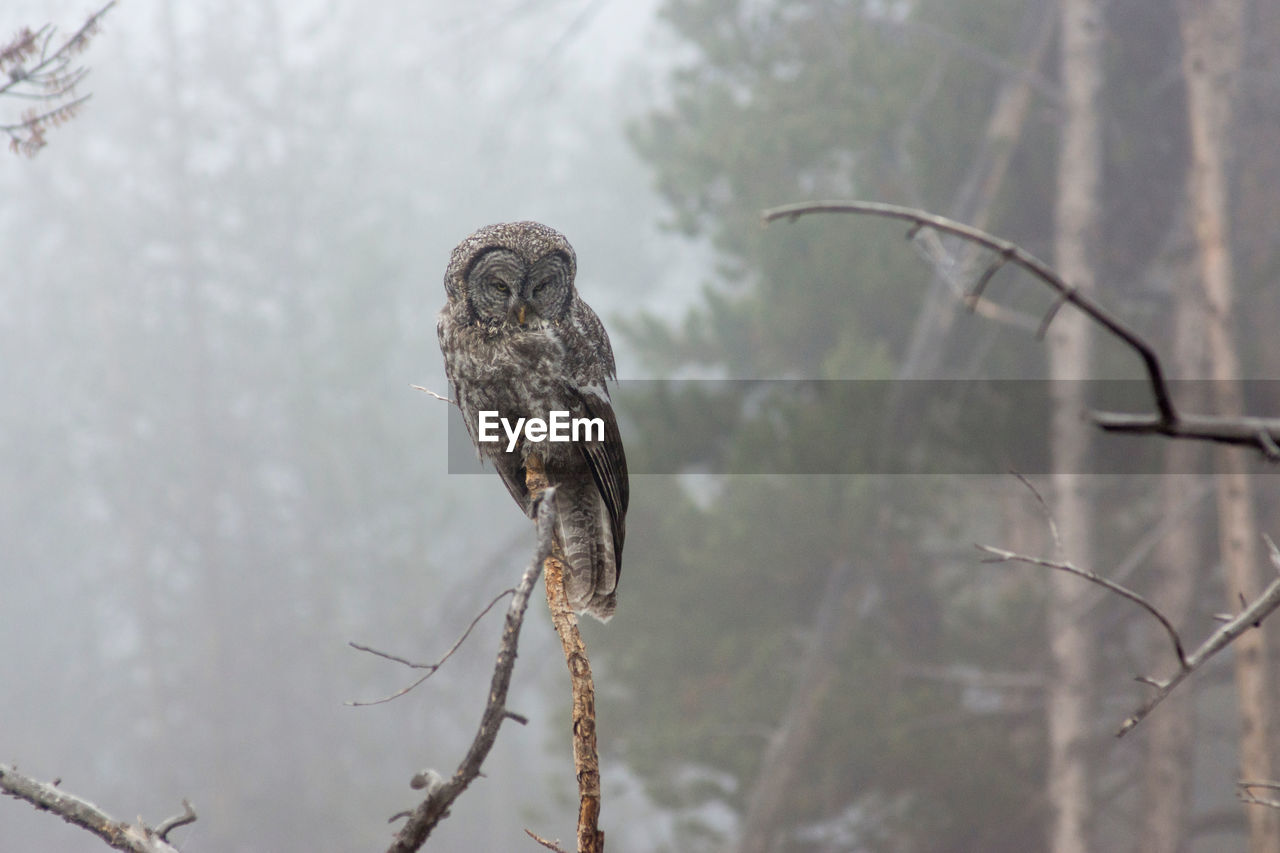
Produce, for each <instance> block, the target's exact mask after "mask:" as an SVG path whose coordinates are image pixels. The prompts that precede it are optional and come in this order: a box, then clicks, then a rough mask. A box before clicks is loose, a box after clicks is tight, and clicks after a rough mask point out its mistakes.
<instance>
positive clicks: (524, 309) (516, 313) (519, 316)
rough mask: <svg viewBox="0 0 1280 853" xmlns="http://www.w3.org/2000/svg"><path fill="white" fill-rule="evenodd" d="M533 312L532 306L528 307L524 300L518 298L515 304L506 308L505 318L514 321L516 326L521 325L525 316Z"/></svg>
mask: <svg viewBox="0 0 1280 853" xmlns="http://www.w3.org/2000/svg"><path fill="white" fill-rule="evenodd" d="M533 313H534V311H533V309H532V308H530V307H529V303H527V302H525V301H524V300H523V299H520V300H518V301H517V302H516V304H515V305H513V306H511V308H510V309H508V311H507V320H508V321H510V322H512V323H515V324H516V325H517V326H523V325H524V323H525V318H526V317H527V316H529V315H532V314H533ZM530 319H532V317H530Z"/></svg>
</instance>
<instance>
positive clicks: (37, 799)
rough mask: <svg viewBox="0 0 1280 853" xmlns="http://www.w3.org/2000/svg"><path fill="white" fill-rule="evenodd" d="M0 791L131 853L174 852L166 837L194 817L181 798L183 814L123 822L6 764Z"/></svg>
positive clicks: (0, 767)
mask: <svg viewBox="0 0 1280 853" xmlns="http://www.w3.org/2000/svg"><path fill="white" fill-rule="evenodd" d="M0 792H4V793H5V794H8V795H9V796H11V797H14V798H16V799H19V800H26V801H27V802H28V803H31V805H33V806H35V807H36V808H37V809H40V810H42V811H51V812H53V813H54V814H56V815H58V816H59V817H61V818H62V819H63V820H65V821H66V822H67V823H69V824H72V825H74V826H78V827H80V828H81V829H85V830H88V831H89V832H92V833H93V834H94V835H96V836H98V837H99V838H101V839H102V840H103V841H105V842H106V843H107V845H108V846H110V847H112V848H114V849H116V850H127V851H132V853H177V848H175V847H173V846H171V845H170V844H169V842H168V840H167V838H166V836H167V835H168V833H169V831H170V830H172V829H174V828H175V827H177V826H182V825H184V824H188V823H191V822H192V821H194V820H195V819H196V814H195V812H194V811H193V810H192V809H191V804H190V803H188V802H187V801H186V800H183V801H182V805H183V809H184V810H185V811H184V813H183V815H182V816H181V817H179V818H170V819H169V820H166V821H164V822H163V823H162V824H160V826H159V827H157V828H155V829H152V828H151V827H149V826H146V825H145V824H143V823H142V821H141V820H139V821H138V822H137V823H134V824H129V823H125V822H124V821H119V820H116V819H115V818H113V817H112V816H111V815H109V814H107V813H106V812H104V811H103V810H102V809H100V808H98V807H97V806H95V805H94V804H93V803H91V802H89V801H88V800H83V799H81V798H80V797H77V796H75V795H74V794H68V793H67V792H66V791H64V790H62V789H61V788H58V787H56V786H55V785H51V784H49V783H47V782H40V781H37V780H36V779H33V778H31V777H30V776H27V775H26V774H24V773H20V772H19V771H18V769H17V768H16V767H12V766H10V765H7V764H0ZM178 821H180V822H178ZM161 830H163V831H161Z"/></svg>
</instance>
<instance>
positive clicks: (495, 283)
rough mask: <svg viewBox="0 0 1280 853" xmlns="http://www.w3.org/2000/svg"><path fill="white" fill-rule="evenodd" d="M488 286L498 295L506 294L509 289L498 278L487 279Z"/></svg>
mask: <svg viewBox="0 0 1280 853" xmlns="http://www.w3.org/2000/svg"><path fill="white" fill-rule="evenodd" d="M489 286H490V287H492V288H493V289H494V290H496V291H498V292H499V293H506V292H507V291H508V290H510V289H511V288H509V287H507V283H506V282H505V281H503V280H502V279H500V278H492V279H489Z"/></svg>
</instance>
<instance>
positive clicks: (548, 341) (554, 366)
mask: <svg viewBox="0 0 1280 853" xmlns="http://www.w3.org/2000/svg"><path fill="white" fill-rule="evenodd" d="M463 335H464V336H467V337H471V338H472V341H471V342H470V343H471V346H468V347H466V350H467V351H468V352H470V353H472V356H473V357H472V358H471V359H469V361H470V362H471V363H470V364H469V365H468V366H469V367H470V371H469V372H471V373H472V376H471V378H473V379H475V380H477V381H486V382H501V381H503V380H509V381H514V380H519V381H521V382H528V381H530V380H536V379H537V378H540V377H547V378H549V377H554V376H560V375H562V368H563V363H564V343H563V342H562V341H561V339H560V330H559V329H558V328H557V327H556V325H555V324H553V323H546V324H545V325H542V326H540V327H538V328H530V329H521V328H519V327H518V326H511V325H507V324H503V325H500V326H487V325H485V324H482V323H477V324H475V325H473V326H469V327H467V328H466V329H465V330H464V331H463Z"/></svg>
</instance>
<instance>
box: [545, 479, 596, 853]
mask: <svg viewBox="0 0 1280 853" xmlns="http://www.w3.org/2000/svg"><path fill="white" fill-rule="evenodd" d="M525 471H526V476H525V483H526V485H527V486H528V489H529V496H530V497H531V498H532V499H534V500H538V499H539V497H540V496H541V499H542V500H543V502H547V501H548V493H547V490H548V489H549V488H550V487H549V486H548V483H547V475H546V471H545V470H544V469H543V465H542V459H541V458H540V457H538V456H537V455H536V454H534V455H531V456H530V457H529V459H528V460H527V461H526V463H525ZM562 547H563V545H562V543H561V542H559V541H558V540H557V541H556V543H555V548H554V549H553V551H552V553H551V554H550V555H548V557H547V559H546V580H545V584H546V590H547V607H548V608H549V609H550V610H551V623H552V624H553V625H554V626H555V629H556V634H558V635H559V637H560V644H561V646H562V647H563V648H564V659H565V663H567V664H568V665H569V680H570V683H571V689H572V693H573V767H574V771H575V772H576V774H577V778H578V853H602V851H603V850H604V833H603V832H602V831H601V830H600V828H599V822H600V757H599V755H598V754H597V751H596V693H595V685H594V683H593V682H592V680H591V661H590V659H589V658H588V657H587V648H586V646H585V645H583V643H582V634H581V633H580V632H579V631H578V619H577V617H576V616H575V615H574V612H573V609H572V608H571V607H570V606H569V597H568V594H567V593H566V592H565V588H564V555H563V552H562V551H561V548H562Z"/></svg>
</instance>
